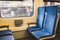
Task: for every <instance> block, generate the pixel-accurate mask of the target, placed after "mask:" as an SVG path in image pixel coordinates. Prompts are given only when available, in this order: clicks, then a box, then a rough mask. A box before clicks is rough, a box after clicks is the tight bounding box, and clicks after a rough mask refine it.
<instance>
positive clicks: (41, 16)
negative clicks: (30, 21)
mask: <svg viewBox="0 0 60 40" xmlns="http://www.w3.org/2000/svg"><path fill="white" fill-rule="evenodd" d="M44 12H45V7H39V8H38V17H37V27H38V28H41V29H42V25H43V19H44Z"/></svg>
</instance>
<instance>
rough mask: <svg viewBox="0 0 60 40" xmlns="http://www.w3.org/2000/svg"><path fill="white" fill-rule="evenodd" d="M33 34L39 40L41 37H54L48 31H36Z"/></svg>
mask: <svg viewBox="0 0 60 40" xmlns="http://www.w3.org/2000/svg"><path fill="white" fill-rule="evenodd" d="M31 34H32V35H33V36H34V37H35V38H37V39H38V40H39V39H40V38H41V37H45V36H49V35H52V34H50V33H48V32H46V31H43V30H39V31H34V32H31Z"/></svg>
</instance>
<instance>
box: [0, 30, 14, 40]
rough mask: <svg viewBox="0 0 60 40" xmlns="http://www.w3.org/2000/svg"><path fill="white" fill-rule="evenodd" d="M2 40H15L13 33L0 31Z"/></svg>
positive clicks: (0, 39)
mask: <svg viewBox="0 0 60 40" xmlns="http://www.w3.org/2000/svg"><path fill="white" fill-rule="evenodd" d="M0 40H14V37H13V35H12V32H11V31H10V30H3V31H0Z"/></svg>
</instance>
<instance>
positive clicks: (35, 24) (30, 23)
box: [28, 23, 36, 27]
mask: <svg viewBox="0 0 60 40" xmlns="http://www.w3.org/2000/svg"><path fill="white" fill-rule="evenodd" d="M29 25H35V26H36V23H28V27H29Z"/></svg>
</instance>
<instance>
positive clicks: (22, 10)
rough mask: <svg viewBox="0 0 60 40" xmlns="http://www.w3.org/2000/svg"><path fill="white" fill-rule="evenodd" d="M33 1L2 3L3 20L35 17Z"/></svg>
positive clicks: (0, 2)
mask: <svg viewBox="0 0 60 40" xmlns="http://www.w3.org/2000/svg"><path fill="white" fill-rule="evenodd" d="M33 13H34V12H33V0H30V1H28V0H24V1H0V14H1V17H3V18H9V17H10V18H11V17H29V16H33Z"/></svg>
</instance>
